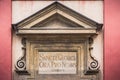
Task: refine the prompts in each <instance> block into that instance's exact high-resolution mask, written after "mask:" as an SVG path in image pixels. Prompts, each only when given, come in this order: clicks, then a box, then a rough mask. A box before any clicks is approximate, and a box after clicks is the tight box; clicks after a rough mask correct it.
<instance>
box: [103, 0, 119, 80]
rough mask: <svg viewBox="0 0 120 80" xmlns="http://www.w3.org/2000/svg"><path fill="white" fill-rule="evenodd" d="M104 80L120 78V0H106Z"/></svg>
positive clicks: (117, 79)
mask: <svg viewBox="0 0 120 80" xmlns="http://www.w3.org/2000/svg"><path fill="white" fill-rule="evenodd" d="M104 9H105V12H104V20H105V21H104V23H105V33H104V35H105V36H104V41H105V42H104V70H105V72H104V73H105V74H104V78H105V79H104V80H120V0H105V8H104Z"/></svg>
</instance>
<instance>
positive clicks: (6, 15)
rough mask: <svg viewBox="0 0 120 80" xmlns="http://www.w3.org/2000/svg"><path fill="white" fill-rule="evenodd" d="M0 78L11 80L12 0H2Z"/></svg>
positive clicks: (0, 6)
mask: <svg viewBox="0 0 120 80" xmlns="http://www.w3.org/2000/svg"><path fill="white" fill-rule="evenodd" d="M0 80H11V0H0Z"/></svg>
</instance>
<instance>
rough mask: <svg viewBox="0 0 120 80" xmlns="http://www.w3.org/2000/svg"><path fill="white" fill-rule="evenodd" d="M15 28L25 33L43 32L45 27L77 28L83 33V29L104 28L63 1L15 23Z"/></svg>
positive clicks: (49, 28)
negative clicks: (65, 4)
mask: <svg viewBox="0 0 120 80" xmlns="http://www.w3.org/2000/svg"><path fill="white" fill-rule="evenodd" d="M13 28H14V29H15V30H16V31H17V33H23V34H24V32H25V33H28V34H29V33H34V34H35V33H37V34H38V33H41V32H43V29H44V30H61V29H62V30H67V29H68V30H77V31H76V32H78V33H79V31H80V30H82V32H83V33H84V31H83V30H93V31H92V32H94V33H95V32H96V30H99V29H101V28H102V25H101V24H99V23H97V22H95V21H93V20H91V19H89V18H87V17H85V16H83V15H81V14H79V13H77V12H75V11H73V10H72V9H69V8H68V7H66V6H64V5H62V4H61V3H58V2H54V3H52V4H51V5H49V6H47V7H46V8H44V9H42V10H40V11H38V12H37V13H35V14H33V15H32V16H30V17H28V18H26V19H24V20H23V21H21V22H19V23H17V24H14V25H13ZM35 30H37V31H35ZM53 32H54V31H53ZM55 32H56V31H55ZM59 32H60V31H59ZM70 32H71V31H70ZM88 32H89V31H88ZM44 33H45V32H44ZM50 33H51V32H50Z"/></svg>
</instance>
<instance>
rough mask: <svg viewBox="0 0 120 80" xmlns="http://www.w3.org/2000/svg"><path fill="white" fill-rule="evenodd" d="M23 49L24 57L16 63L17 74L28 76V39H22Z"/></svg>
mask: <svg viewBox="0 0 120 80" xmlns="http://www.w3.org/2000/svg"><path fill="white" fill-rule="evenodd" d="M21 43H22V45H23V47H22V53H23V54H22V57H20V59H18V61H17V62H16V65H15V68H16V72H17V73H18V74H22V75H24V74H28V71H27V70H26V38H22V41H21Z"/></svg>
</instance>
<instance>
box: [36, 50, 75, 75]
mask: <svg viewBox="0 0 120 80" xmlns="http://www.w3.org/2000/svg"><path fill="white" fill-rule="evenodd" d="M76 62H77V57H76V52H39V61H38V65H39V70H38V73H39V74H76V69H77V67H76Z"/></svg>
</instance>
